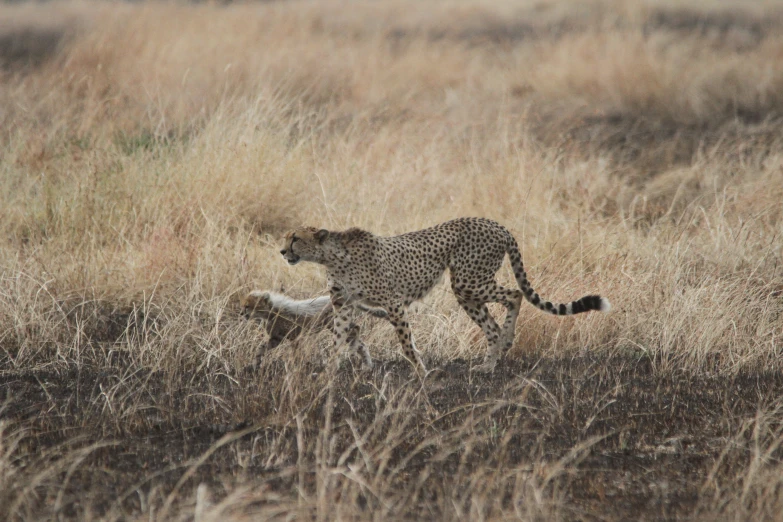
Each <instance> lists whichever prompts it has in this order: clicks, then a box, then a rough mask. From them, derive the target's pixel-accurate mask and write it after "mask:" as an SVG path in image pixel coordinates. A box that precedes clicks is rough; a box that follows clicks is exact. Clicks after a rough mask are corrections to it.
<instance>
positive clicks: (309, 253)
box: [280, 218, 610, 372]
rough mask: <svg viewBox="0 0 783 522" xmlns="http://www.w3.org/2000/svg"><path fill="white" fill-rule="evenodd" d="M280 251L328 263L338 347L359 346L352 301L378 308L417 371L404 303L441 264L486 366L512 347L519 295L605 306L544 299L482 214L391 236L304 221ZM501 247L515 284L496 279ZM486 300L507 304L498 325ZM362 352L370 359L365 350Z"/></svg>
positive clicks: (508, 242) (421, 291)
mask: <svg viewBox="0 0 783 522" xmlns="http://www.w3.org/2000/svg"><path fill="white" fill-rule="evenodd" d="M280 253H281V254H282V255H283V257H284V258H285V259H286V261H288V263H289V264H291V265H295V264H297V263H299V262H300V261H311V262H313V263H318V264H321V265H324V266H325V267H326V272H327V277H328V280H329V286H330V296H331V302H332V306H333V307H334V338H335V341H334V344H335V348H336V349H341V348H342V346H343V345H344V344H345V343H346V342H347V343H348V344H349V346H350V348H351V350H352V351H353V350H356V349H362V348H363V347H364V345H363V344H361V343H360V342H357V340H356V339H353V340H350V339H349V333H350V332H351V331H352V329H353V328H354V327H355V325H354V322H353V317H354V311H355V308H357V306H365V307H370V308H382V309H384V310H385V311H386V313H387V314H388V319H389V322H391V324H392V325H393V326H394V328H395V330H396V332H397V336H398V338H399V340H400V344H402V349H403V354H404V355H405V357H406V358H407V359H408V360H409V361H410V362H412V363H414V364H416V365H417V370H421V371H426V369H425V368H424V364H423V363H422V361H421V358H420V357H419V353H418V350H417V349H416V346H415V344H414V341H413V337H412V336H411V331H410V327H409V324H408V315H407V314H408V312H407V310H408V307H409V306H410V305H411V303H413V301H416V300H418V299H421V298H422V297H424V296H425V295H426V294H427V293H428V292H429V291H430V290H431V289H432V288H433V287H434V286H435V285H436V284H437V283H438V281H439V280H440V278H441V277H442V275H443V273H444V272H445V270H446V269H449V272H450V274H451V289H452V291H453V292H454V295H455V296H456V298H457V302H459V304H460V306H461V307H462V308H463V309H464V310H465V312H467V314H468V315H469V316H470V318H471V319H472V320H473V321H474V322H475V323H476V324H478V325H479V326H480V327H481V329H482V330H483V332H484V335H486V337H487V341H488V348H487V353H486V356H485V357H484V362H483V364H481V365H480V366H479V367H478V368H477V369H478V370H479V371H483V372H491V371H492V370H494V368H495V365H496V363H497V361H498V359H499V358H500V356H501V354H502V353H505V352H506V351H507V350H508V349H509V348H511V345H512V343H513V342H514V326H515V325H516V322H517V317H518V316H519V309H520V305H521V303H522V299H526V300H527V301H528V302H530V303H531V304H533V305H534V306H536V307H538V308H539V309H541V310H543V311H545V312H549V313H551V314H554V315H572V314H578V313H582V312H588V311H591V310H600V311H602V312H608V311H609V309H610V304H609V300H608V299H606V298H605V297H601V296H598V295H588V296H585V297H582V298H581V299H577V300H576V301H572V302H570V303H567V304H553V303H551V302H549V301H544V300H543V299H541V297H540V296H539V295H538V294H537V293H536V291H535V290H533V287H532V286H531V285H530V283H529V282H528V280H527V275H526V274H525V269H524V267H523V265H522V256H521V255H520V253H519V246H518V245H517V242H516V240H515V239H514V237H513V236H512V235H511V233H510V232H509V231H508V230H507V229H506V228H505V227H503V226H502V225H500V224H499V223H497V222H495V221H492V220H490V219H485V218H459V219H454V220H452V221H447V222H445V223H441V224H440V225H436V226H434V227H431V228H426V229H424V230H419V231H416V232H409V233H407V234H402V235H399V236H393V237H381V236H376V235H373V234H371V233H370V232H366V231H364V230H360V229H358V228H351V229H349V230H346V231H344V232H331V231H328V230H323V229H320V230H319V229H316V228H312V227H302V228H298V229H296V230H293V231H291V232H289V233H288V234H287V235H286V236H285V242H284V246H283V249H282V250H281V251H280ZM506 254H508V257H509V260H510V261H511V267H512V269H513V271H514V275H515V277H516V280H517V284H518V285H519V288H518V289H517V288H504V287H502V286H500V285H498V284H497V283H496V282H495V274H496V272H497V271H498V270H499V269H500V266H501V265H502V263H503V259H504V258H505V256H506ZM487 303H501V304H502V305H503V306H505V307H506V310H507V312H506V318H505V321H504V323H503V327H502V328H501V327H500V326H498V324H497V323H496V322H495V320H494V319H493V318H492V316H491V315H490V314H489V312H488V310H487ZM363 349H364V350H366V348H363ZM360 355H362V356H364V358H365V360H367V361H370V359H369V354H367V353H364V352H362V353H361V354H360ZM369 364H370V363H369V362H368V365H369Z"/></svg>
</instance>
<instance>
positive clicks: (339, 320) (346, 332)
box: [332, 297, 373, 370]
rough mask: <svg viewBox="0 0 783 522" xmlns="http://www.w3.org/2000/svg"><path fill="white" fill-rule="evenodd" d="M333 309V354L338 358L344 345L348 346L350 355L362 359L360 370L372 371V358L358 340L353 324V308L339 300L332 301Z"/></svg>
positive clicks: (356, 329)
mask: <svg viewBox="0 0 783 522" xmlns="http://www.w3.org/2000/svg"><path fill="white" fill-rule="evenodd" d="M332 307H333V308H334V352H335V354H336V355H337V356H338V357H339V356H340V354H341V353H342V350H343V347H344V346H345V344H348V347H349V349H350V353H352V354H354V353H355V354H356V355H358V356H359V357H360V358H361V359H362V369H363V370H370V369H372V366H373V364H372V357H370V351H369V350H368V349H367V347H366V346H365V345H364V343H363V342H362V340H361V339H360V338H359V327H358V326H357V325H356V324H354V322H353V316H354V309H353V306H350V305H345V304H344V303H343V301H342V299H341V298H339V297H338V298H334V297H333V299H332Z"/></svg>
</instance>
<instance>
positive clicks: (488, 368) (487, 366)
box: [473, 361, 497, 373]
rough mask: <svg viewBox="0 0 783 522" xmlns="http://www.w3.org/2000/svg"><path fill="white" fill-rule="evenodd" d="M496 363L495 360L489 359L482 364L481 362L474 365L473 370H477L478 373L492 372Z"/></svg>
mask: <svg viewBox="0 0 783 522" xmlns="http://www.w3.org/2000/svg"><path fill="white" fill-rule="evenodd" d="M495 364H497V363H495V362H494V361H488V362H484V363H482V364H479V365H478V366H474V367H473V371H476V372H478V373H492V372H493V371H495Z"/></svg>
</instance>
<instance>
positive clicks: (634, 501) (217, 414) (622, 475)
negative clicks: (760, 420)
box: [0, 357, 783, 520]
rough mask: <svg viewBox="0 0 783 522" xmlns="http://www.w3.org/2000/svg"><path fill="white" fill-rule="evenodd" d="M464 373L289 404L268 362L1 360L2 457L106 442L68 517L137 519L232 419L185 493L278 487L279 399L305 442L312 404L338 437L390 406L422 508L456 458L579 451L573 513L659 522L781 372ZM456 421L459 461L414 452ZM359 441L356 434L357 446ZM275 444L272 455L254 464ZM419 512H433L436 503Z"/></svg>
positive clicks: (683, 500)
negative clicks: (214, 368)
mask: <svg viewBox="0 0 783 522" xmlns="http://www.w3.org/2000/svg"><path fill="white" fill-rule="evenodd" d="M470 366H471V363H470V362H468V361H463V360H458V361H453V362H449V363H447V364H443V365H441V366H440V367H439V368H437V369H436V370H435V371H434V372H433V373H432V374H431V375H429V376H428V377H427V380H426V384H425V386H424V387H423V388H422V387H420V386H419V384H418V381H417V380H416V379H415V377H413V376H412V374H411V371H410V368H409V367H408V366H407V363H397V362H387V363H383V364H380V365H379V367H378V368H376V369H375V370H374V371H373V372H372V374H371V375H369V376H361V375H359V374H356V373H354V372H353V371H352V370H351V369H350V368H343V369H341V370H339V372H338V374H337V378H336V379H333V380H332V385H331V386H328V385H325V386H323V387H322V388H323V389H322V390H321V391H322V392H323V393H321V392H319V391H318V386H317V382H314V384H315V386H313V388H312V393H310V395H307V393H305V394H304V395H307V396H306V397H304V398H302V399H301V400H300V403H298V404H295V403H296V402H297V401H296V400H293V401H291V404H289V405H286V404H284V402H285V398H284V397H283V395H285V393H284V392H283V391H282V388H281V386H282V382H283V381H285V380H286V379H287V378H289V379H290V378H291V377H292V375H291V374H290V373H289V372H287V371H286V370H285V368H283V365H282V364H281V363H280V364H279V363H269V364H268V365H265V366H262V368H261V369H260V370H259V372H260V373H248V372H239V373H238V374H237V375H234V376H232V377H231V378H228V376H220V375H210V374H208V373H205V372H202V373H200V374H194V375H190V376H188V377H187V378H186V377H185V375H171V374H167V373H165V372H163V371H150V370H144V369H140V368H133V367H132V365H131V364H129V363H128V362H127V361H123V358H122V357H118V358H116V359H115V361H114V362H113V363H111V364H109V365H106V366H104V367H103V368H101V369H96V368H91V367H89V366H88V365H84V364H83V365H82V367H81V368H78V367H76V366H75V365H72V366H64V367H57V368H56V369H41V370H37V371H14V370H11V369H8V368H5V369H2V372H1V373H0V383H2V384H1V386H2V389H3V390H4V395H5V397H6V399H5V401H6V402H5V406H4V408H3V410H2V412H1V414H2V417H3V418H4V419H5V420H6V421H11V422H12V425H13V426H15V427H16V428H23V429H24V430H26V437H25V438H24V440H23V444H22V446H21V450H20V451H19V453H18V454H17V455H16V457H17V459H18V460H17V463H18V464H20V465H22V466H27V467H28V469H30V470H35V469H40V467H41V466H42V465H43V464H42V462H49V463H51V462H52V461H53V460H54V459H55V458H56V457H58V456H62V457H63V458H65V456H66V455H68V453H69V452H73V451H76V450H77V449H78V448H85V447H88V446H89V445H90V444H94V443H101V444H105V446H103V447H98V448H94V449H92V451H91V452H90V453H89V456H88V457H87V458H86V459H85V460H84V461H83V462H82V463H81V464H80V465H79V466H78V467H77V468H76V470H75V472H73V473H72V474H71V475H70V476H69V477H68V481H67V482H66V483H65V486H64V488H65V495H64V496H63V499H62V500H61V503H60V506H61V507H60V514H61V515H64V516H65V517H66V518H68V517H73V518H80V517H82V516H84V513H85V511H84V510H85V506H87V505H89V509H90V511H91V512H92V513H93V514H97V515H100V514H102V513H103V514H106V513H109V512H110V511H111V512H112V513H114V514H115V515H118V514H120V513H123V514H125V515H131V514H133V513H139V511H140V510H141V509H142V506H141V505H140V501H139V496H138V495H137V494H135V493H134V492H135V491H136V490H141V491H147V492H149V491H150V490H152V489H155V490H157V491H163V492H170V491H171V490H172V489H173V488H174V487H175V484H176V483H177V482H178V481H179V480H180V478H181V477H182V475H183V473H184V472H185V469H186V466H185V465H186V464H188V463H190V462H191V461H192V460H193V459H197V458H198V457H200V456H201V455H203V454H204V453H205V452H206V451H207V450H208V449H210V447H211V446H213V445H214V444H215V442H216V441H217V440H218V439H220V437H221V436H223V435H225V434H226V433H227V432H230V431H232V430H243V429H244V432H243V433H244V435H243V433H238V434H237V437H236V440H234V441H231V442H230V443H228V444H226V445H225V446H223V447H222V448H220V449H217V450H216V451H215V452H214V453H213V454H212V455H211V456H210V457H209V458H207V459H206V460H205V462H204V463H203V465H201V466H200V467H198V469H197V470H196V472H195V474H194V475H193V476H192V478H191V479H189V480H188V481H187V486H188V488H187V489H183V490H187V491H193V488H194V487H195V485H197V484H199V483H201V482H206V483H208V484H211V485H212V486H213V487H214V488H215V491H216V494H217V495H220V493H221V491H224V489H225V488H226V484H227V483H228V484H237V483H241V482H246V481H248V480H251V481H263V482H264V484H265V487H266V488H271V490H273V491H274V490H278V491H279V492H280V493H281V494H283V495H288V494H290V492H291V490H292V488H293V487H294V484H295V478H294V477H295V476H296V473H293V472H286V470H288V471H290V470H292V469H293V468H295V466H296V463H297V458H298V456H297V440H296V438H297V434H296V429H295V427H296V424H295V422H294V420H293V418H292V417H293V415H292V414H286V413H285V411H286V410H287V411H298V412H299V413H300V415H302V418H303V419H304V426H305V429H304V434H303V437H304V439H305V445H306V447H307V448H311V447H313V446H314V441H315V440H316V439H317V437H318V433H319V430H321V429H323V427H324V425H325V422H326V421H325V418H324V417H325V415H327V413H328V414H329V417H330V422H331V426H332V429H333V431H334V433H335V434H338V435H340V436H341V437H344V440H343V443H344V444H345V445H348V444H349V443H350V442H351V440H352V439H351V437H350V430H349V428H348V422H349V421H350V423H351V424H353V425H354V427H355V428H356V429H358V430H359V432H361V433H365V432H367V433H371V434H372V433H376V432H374V431H373V428H372V427H373V426H376V427H378V426H380V425H379V424H378V423H379V419H380V417H381V415H380V414H381V413H382V411H387V410H385V408H386V407H387V406H388V405H393V406H394V408H396V409H398V410H403V412H402V414H403V415H404V416H406V417H407V418H408V419H410V420H409V421H408V428H407V429H406V430H405V431H404V435H403V437H402V439H401V440H400V441H399V444H398V446H397V447H396V449H395V453H394V455H393V456H392V459H393V460H395V461H396V463H397V464H398V465H399V464H400V462H403V461H402V459H404V458H408V457H410V455H411V454H412V455H413V457H412V458H410V459H409V460H408V461H407V463H404V471H405V472H406V473H407V474H409V475H410V476H416V475H417V474H419V473H420V472H421V471H422V470H423V469H425V468H427V469H428V472H429V473H430V476H431V477H432V478H431V479H430V480H429V481H427V482H426V483H425V484H424V486H423V491H422V494H421V495H420V498H422V499H429V501H430V504H431V503H432V499H438V498H443V497H448V496H452V495H454V491H452V490H451V488H452V487H460V486H464V484H462V485H461V484H457V483H456V481H455V480H450V479H441V478H436V477H454V475H455V473H456V471H457V468H458V467H460V466H463V468H462V473H466V469H465V468H464V466H467V471H471V470H474V471H475V470H480V469H482V468H485V467H493V466H505V467H508V468H513V467H514V466H524V465H525V464H526V463H534V462H539V461H547V462H554V461H557V460H558V459H562V458H564V457H566V456H567V455H569V454H570V453H572V452H573V450H574V448H575V447H578V446H579V445H580V444H587V449H586V450H585V451H584V452H582V453H581V457H580V458H579V459H578V460H577V461H575V463H574V464H573V469H572V471H573V472H572V473H570V474H568V475H567V476H566V477H565V478H563V479H562V480H561V481H560V482H559V487H561V488H564V493H565V498H564V500H565V501H566V504H567V505H568V506H569V508H570V509H573V518H577V519H587V520H599V519H600V520H607V519H608V520H628V519H636V520H638V519H656V520H661V519H680V518H687V517H688V516H689V514H692V513H693V512H694V510H695V509H696V508H697V507H698V506H699V502H700V500H699V495H700V491H701V488H702V486H703V485H704V483H705V480H706V477H707V474H708V472H709V471H710V470H711V469H712V468H713V466H714V465H715V463H716V460H717V459H718V458H719V456H720V453H721V451H722V450H723V449H724V447H725V445H726V441H727V439H728V438H730V437H733V436H735V435H736V434H737V433H738V430H739V429H740V427H741V426H742V423H743V422H744V421H746V420H748V419H752V418H753V417H754V416H755V415H756V414H757V412H758V411H759V410H763V409H765V408H769V407H770V405H771V404H773V403H774V401H775V400H776V399H777V398H778V397H780V396H781V394H783V377H782V376H781V375H777V374H774V375H754V376H744V377H743V376H740V377H733V378H725V377H718V376H694V375H689V374H686V373H682V374H673V375H659V374H656V372H655V371H654V369H653V367H652V365H651V363H650V362H649V361H648V360H644V359H633V358H614V359H611V360H603V359H598V358H593V357H578V358H570V359H561V360H552V359H538V358H532V357H522V358H521V359H517V360H506V361H503V362H502V364H501V365H499V367H498V369H497V370H496V372H495V373H494V374H493V375H491V376H487V375H482V374H478V373H474V372H472V371H471V368H470ZM322 370H323V369H322V368H318V367H316V366H313V367H311V368H304V369H301V370H300V371H301V374H300V375H299V376H298V377H300V378H303V379H307V376H308V375H311V376H313V375H314V377H312V379H311V380H314V381H317V379H318V378H319V377H318V375H317V374H318V373H319V372H321V371H322ZM297 382H302V381H297ZM379 390H381V392H382V393H379ZM329 392H331V393H329ZM308 393H309V392H308ZM107 397H108V398H107ZM297 400H299V399H297ZM217 405H220V407H217ZM118 409H119V411H118ZM384 415H386V413H384ZM389 419H390V420H389V422H390V423H393V422H398V421H400V420H399V418H395V417H393V416H390V417H389ZM400 422H401V421H400ZM468 425H469V426H470V429H471V433H473V434H474V436H475V438H474V441H475V442H476V443H475V444H473V447H472V449H471V450H470V451H472V453H471V452H470V451H469V456H468V457H467V460H464V462H460V458H462V459H464V458H465V455H463V456H462V457H460V456H459V455H458V452H456V451H455V452H453V453H449V452H448V451H447V452H445V453H444V455H445V457H438V458H435V455H436V454H437V453H438V450H439V448H438V447H437V446H436V445H433V446H432V447H429V448H428V449H427V448H425V449H424V450H423V449H422V442H424V441H427V440H428V438H432V436H433V435H437V436H438V437H440V439H439V440H442V441H444V442H443V444H445V445H449V444H455V446H454V447H457V446H458V445H459V444H460V440H459V439H461V440H463V441H464V442H465V443H467V442H468V441H467V439H465V438H464V437H465V431H464V427H465V426H468ZM388 429H390V430H391V429H393V425H392V424H389V426H388ZM461 430H462V431H461ZM382 436H383V433H382V430H380V431H378V432H377V437H380V438H382ZM380 438H378V440H377V441H376V442H378V443H380ZM338 440H340V437H338ZM373 440H374V439H373V436H371V437H369V438H368V444H372V443H373ZM250 445H254V454H255V455H257V457H256V458H254V459H251V460H250V462H249V463H247V464H245V465H244V466H242V467H240V466H238V465H237V463H236V460H235V459H234V458H233V457H232V454H233V453H232V451H233V450H236V449H237V448H245V449H247V448H248V447H249V446H250ZM424 446H427V445H426V444H425V445H424ZM232 448H233V450H232ZM310 451H311V450H310V449H308V455H306V456H305V457H308V456H311V455H310ZM441 453H443V452H441ZM272 454H276V455H278V457H277V458H275V459H269V458H268V456H269V455H272ZM270 460H274V462H270ZM741 460H742V457H740V458H739V460H738V461H737V462H735V464H742V462H740V461H741ZM727 462H728V461H727ZM36 466H38V468H36ZM724 471H725V472H726V473H729V474H730V473H731V470H730V469H726V470H724ZM31 473H32V471H31ZM65 474H66V471H65V470H63V471H62V472H61V473H59V475H58V476H59V477H60V478H61V479H62V478H63V477H65ZM265 477H268V480H265ZM61 485H62V482H59V483H56V484H50V485H49V486H48V488H47V486H46V485H42V486H41V487H40V488H39V490H40V491H39V494H40V495H41V496H43V497H46V498H50V499H51V498H53V497H54V496H56V495H57V494H58V492H59V490H60V486H61ZM422 502H424V500H422ZM44 505H46V504H44ZM435 505H437V503H436V504H435ZM370 507H372V506H371V505H370ZM423 507H424V506H423V505H421V506H417V505H411V506H408V507H407V510H406V511H405V512H403V513H400V514H401V515H402V516H404V518H411V519H415V518H416V516H417V514H420V512H421V511H420V510H421V509H423ZM50 508H51V506H49V507H48V508H46V509H50ZM365 508H366V506H365ZM430 508H431V506H430ZM429 513H430V515H433V516H435V518H437V515H438V513H432V512H431V511H430V512H429ZM39 515H44V516H47V515H52V513H51V512H48V511H44V512H42V513H39ZM441 515H445V514H444V513H441ZM567 518H571V516H570V515H569V516H567Z"/></svg>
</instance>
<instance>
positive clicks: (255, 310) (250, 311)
mask: <svg viewBox="0 0 783 522" xmlns="http://www.w3.org/2000/svg"><path fill="white" fill-rule="evenodd" d="M239 306H240V310H241V313H242V316H243V317H244V318H245V319H252V318H266V317H268V316H269V314H270V313H271V312H272V299H271V297H270V295H269V292H261V291H259V290H253V291H252V292H250V293H249V294H247V295H246V296H245V297H243V298H242V301H241V303H240V305H239Z"/></svg>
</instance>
